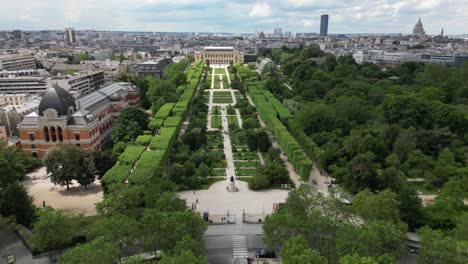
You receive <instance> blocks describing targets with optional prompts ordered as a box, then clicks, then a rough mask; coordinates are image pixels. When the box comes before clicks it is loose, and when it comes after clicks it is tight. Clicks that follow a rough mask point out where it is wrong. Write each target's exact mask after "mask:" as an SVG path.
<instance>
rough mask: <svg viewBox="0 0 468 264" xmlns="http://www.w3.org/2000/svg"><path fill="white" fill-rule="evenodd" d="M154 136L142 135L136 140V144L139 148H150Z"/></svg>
mask: <svg viewBox="0 0 468 264" xmlns="http://www.w3.org/2000/svg"><path fill="white" fill-rule="evenodd" d="M152 138H153V136H151V135H141V136H138V137H137V139H136V140H135V144H137V145H139V146H148V145H149V144H150V142H151V139H152Z"/></svg>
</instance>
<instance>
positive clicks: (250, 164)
mask: <svg viewBox="0 0 468 264" xmlns="http://www.w3.org/2000/svg"><path fill="white" fill-rule="evenodd" d="M260 164H261V163H260V161H259V160H250V161H234V166H236V168H240V167H257V166H258V165H260Z"/></svg>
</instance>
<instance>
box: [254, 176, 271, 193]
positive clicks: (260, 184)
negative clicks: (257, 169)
mask: <svg viewBox="0 0 468 264" xmlns="http://www.w3.org/2000/svg"><path fill="white" fill-rule="evenodd" d="M268 187H270V181H269V180H268V177H267V176H265V175H256V176H254V177H253V178H252V179H251V180H250V181H249V188H250V189H252V190H261V189H266V188H268Z"/></svg>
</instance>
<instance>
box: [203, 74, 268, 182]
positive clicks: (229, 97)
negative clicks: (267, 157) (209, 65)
mask: <svg viewBox="0 0 468 264" xmlns="http://www.w3.org/2000/svg"><path fill="white" fill-rule="evenodd" d="M234 78H237V77H236V76H235V75H234V74H231V73H230V72H229V71H228V68H227V67H222V68H213V69H212V70H211V71H209V72H208V73H207V77H206V81H207V82H208V83H210V84H211V85H210V88H211V89H208V90H205V91H204V96H205V98H207V99H208V100H207V101H208V120H207V121H208V122H207V131H208V145H209V147H210V148H212V149H218V150H219V149H220V148H221V147H222V149H223V150H224V155H225V160H226V164H225V165H226V166H225V168H214V169H213V176H214V177H225V176H226V179H227V180H228V181H229V179H230V177H231V176H234V178H236V179H237V177H242V178H240V179H242V180H248V179H247V178H249V177H251V176H253V175H254V174H255V168H256V167H257V166H258V165H260V164H264V161H263V157H262V154H261V153H260V152H257V151H250V150H249V149H248V146H247V142H246V140H243V139H241V136H239V133H242V128H243V118H242V116H241V113H240V111H239V106H241V105H246V104H248V103H247V100H246V98H245V97H244V96H243V95H242V94H241V93H240V92H239V91H238V90H235V89H232V88H231V87H230V84H231V80H232V79H234ZM257 122H258V121H257ZM244 177H245V178H244Z"/></svg>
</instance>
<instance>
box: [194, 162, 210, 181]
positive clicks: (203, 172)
mask: <svg viewBox="0 0 468 264" xmlns="http://www.w3.org/2000/svg"><path fill="white" fill-rule="evenodd" d="M197 174H198V176H200V177H202V178H206V177H208V176H210V175H211V174H212V170H211V168H210V167H208V166H207V165H206V164H205V163H204V162H202V163H200V166H198V170H197Z"/></svg>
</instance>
